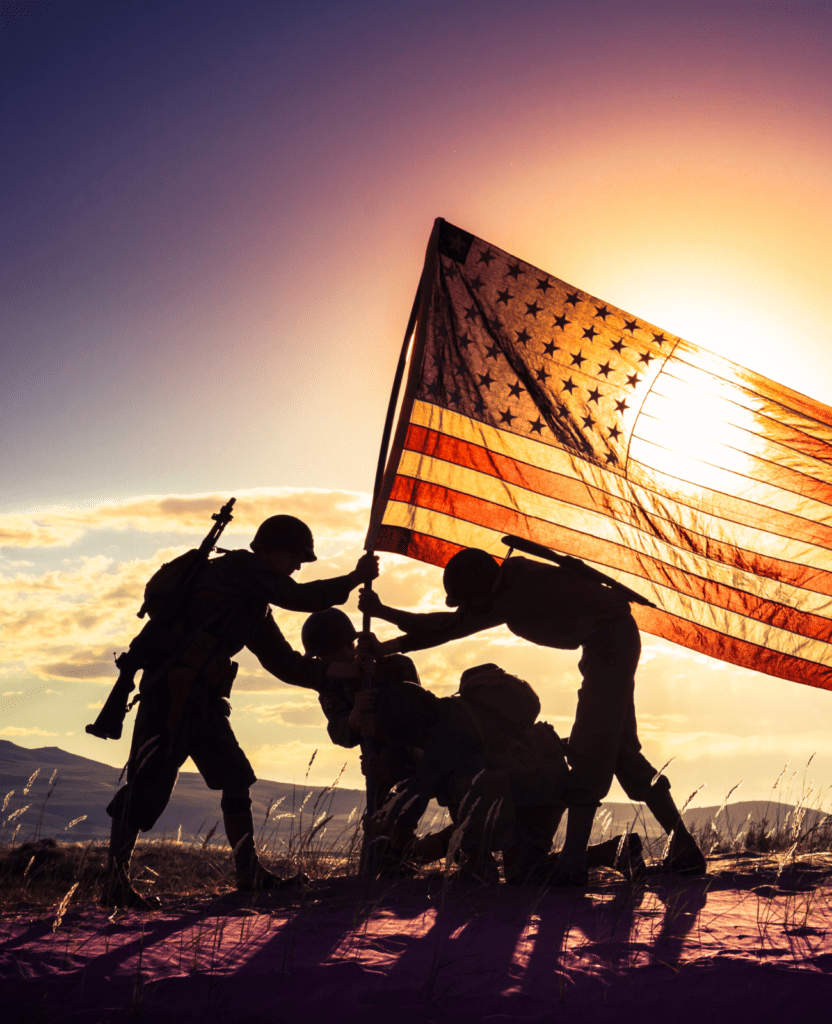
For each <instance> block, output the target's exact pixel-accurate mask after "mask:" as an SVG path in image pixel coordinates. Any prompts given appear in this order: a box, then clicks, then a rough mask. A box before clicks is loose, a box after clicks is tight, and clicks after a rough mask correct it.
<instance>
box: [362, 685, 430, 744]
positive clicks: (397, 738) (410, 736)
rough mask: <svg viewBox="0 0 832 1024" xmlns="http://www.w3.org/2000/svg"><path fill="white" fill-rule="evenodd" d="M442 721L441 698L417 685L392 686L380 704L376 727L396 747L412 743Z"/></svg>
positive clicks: (385, 691)
mask: <svg viewBox="0 0 832 1024" xmlns="http://www.w3.org/2000/svg"><path fill="white" fill-rule="evenodd" d="M438 717H439V698H438V697H437V696H436V694H435V693H431V692H430V690H424V689H422V687H421V686H419V685H418V684H416V683H390V684H389V686H387V688H386V689H385V690H384V691H383V692H382V693H381V695H380V696H379V699H378V703H377V704H376V725H377V726H378V729H379V731H380V732H382V733H383V734H384V736H385V737H386V738H387V739H388V740H389V741H390V742H391V743H394V744H402V745H407V744H408V743H411V742H412V741H413V740H414V739H416V738H417V737H419V736H421V735H422V734H423V733H424V732H426V731H427V730H428V729H430V728H431V726H433V725H435V724H436V722H437V720H438Z"/></svg>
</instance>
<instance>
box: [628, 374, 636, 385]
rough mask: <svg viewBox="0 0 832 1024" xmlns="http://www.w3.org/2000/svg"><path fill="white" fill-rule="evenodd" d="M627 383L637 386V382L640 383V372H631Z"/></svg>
mask: <svg viewBox="0 0 832 1024" xmlns="http://www.w3.org/2000/svg"><path fill="white" fill-rule="evenodd" d="M627 383H628V384H629V385H630V386H631V387H635V386H636V384H638V374H637V373H631V374H630V375H629V376H628V377H627Z"/></svg>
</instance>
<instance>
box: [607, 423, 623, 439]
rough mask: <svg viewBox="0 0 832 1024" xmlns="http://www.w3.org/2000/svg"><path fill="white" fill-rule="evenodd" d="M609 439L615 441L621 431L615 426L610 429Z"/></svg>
mask: <svg viewBox="0 0 832 1024" xmlns="http://www.w3.org/2000/svg"><path fill="white" fill-rule="evenodd" d="M610 437H611V438H612V439H613V441H617V440H618V439H619V437H621V431H620V430H619V429H618V427H616V426H612V427H610Z"/></svg>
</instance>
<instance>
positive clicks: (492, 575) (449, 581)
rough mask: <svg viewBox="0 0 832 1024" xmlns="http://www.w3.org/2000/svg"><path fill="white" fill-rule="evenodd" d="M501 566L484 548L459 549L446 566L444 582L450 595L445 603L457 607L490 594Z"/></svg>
mask: <svg viewBox="0 0 832 1024" xmlns="http://www.w3.org/2000/svg"><path fill="white" fill-rule="evenodd" d="M498 571H499V566H498V565H497V563H496V562H495V560H494V559H493V558H492V557H491V555H489V554H488V552H487V551H483V550H482V548H465V549H464V550H462V551H457V553H456V554H455V555H454V557H453V558H452V559H451V560H450V561H449V562H448V564H447V565H446V566H445V572H444V574H443V576H442V583H443V584H444V587H445V593H446V594H447V595H448V596H447V598H446V599H445V604H447V605H448V607H449V608H456V606H457V605H460V604H468V603H469V602H471V601H474V600H476V599H477V598H483V597H486V596H487V595H488V594H490V592H491V589H492V587H493V586H494V580H495V579H496V578H497V573H498Z"/></svg>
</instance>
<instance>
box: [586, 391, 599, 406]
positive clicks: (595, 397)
mask: <svg viewBox="0 0 832 1024" xmlns="http://www.w3.org/2000/svg"><path fill="white" fill-rule="evenodd" d="M600 397H601V392H600V391H599V390H598V388H593V389H592V391H590V392H589V398H588V401H590V402H595V404H596V405H597V404H598V399H599V398H600Z"/></svg>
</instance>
